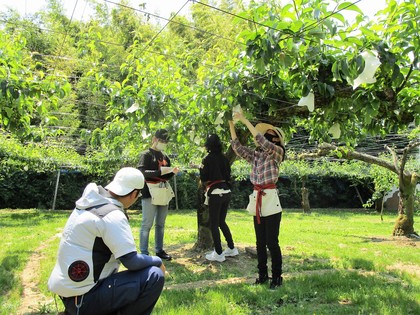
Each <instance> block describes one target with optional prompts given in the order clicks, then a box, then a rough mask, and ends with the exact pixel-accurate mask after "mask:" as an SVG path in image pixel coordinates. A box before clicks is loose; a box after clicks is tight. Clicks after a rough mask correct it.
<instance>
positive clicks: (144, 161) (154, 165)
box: [137, 148, 174, 198]
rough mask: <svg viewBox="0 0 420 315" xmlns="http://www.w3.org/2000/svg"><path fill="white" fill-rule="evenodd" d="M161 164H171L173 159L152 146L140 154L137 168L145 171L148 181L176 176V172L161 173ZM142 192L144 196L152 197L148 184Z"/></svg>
mask: <svg viewBox="0 0 420 315" xmlns="http://www.w3.org/2000/svg"><path fill="white" fill-rule="evenodd" d="M161 166H167V167H169V166H171V160H170V159H169V157H168V156H167V155H166V154H164V153H163V152H162V151H157V150H153V149H152V148H150V149H149V150H147V151H144V152H142V153H141V154H140V160H139V164H138V166H137V168H138V169H139V170H140V171H141V172H142V173H143V175H144V178H145V180H146V181H156V180H169V179H171V178H172V176H174V173H169V174H165V175H161V171H160V167H161ZM141 194H142V197H143V198H150V192H149V188H148V187H147V185H144V188H143V189H142V192H141Z"/></svg>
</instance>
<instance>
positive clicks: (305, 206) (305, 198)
mask: <svg viewBox="0 0 420 315" xmlns="http://www.w3.org/2000/svg"><path fill="white" fill-rule="evenodd" d="M302 208H303V213H311V206H310V205H309V190H308V188H306V187H302Z"/></svg>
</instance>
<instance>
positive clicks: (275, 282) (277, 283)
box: [270, 277, 283, 290]
mask: <svg viewBox="0 0 420 315" xmlns="http://www.w3.org/2000/svg"><path fill="white" fill-rule="evenodd" d="M282 284H283V278H282V277H274V278H273V279H271V282H270V289H271V290H275V289H277V288H279V287H281V285H282Z"/></svg>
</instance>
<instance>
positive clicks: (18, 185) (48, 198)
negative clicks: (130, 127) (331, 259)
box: [0, 170, 370, 209]
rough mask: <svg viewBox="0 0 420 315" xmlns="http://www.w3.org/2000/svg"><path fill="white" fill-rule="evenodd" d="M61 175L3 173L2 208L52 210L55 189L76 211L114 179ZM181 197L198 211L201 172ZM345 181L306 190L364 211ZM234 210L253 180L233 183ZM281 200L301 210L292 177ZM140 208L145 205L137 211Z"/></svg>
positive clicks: (319, 204)
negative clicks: (92, 185) (87, 194)
mask: <svg viewBox="0 0 420 315" xmlns="http://www.w3.org/2000/svg"><path fill="white" fill-rule="evenodd" d="M57 177H58V172H53V171H46V172H35V171H32V170H28V171H25V170H14V171H9V172H7V173H2V172H0V208H40V209H51V208H52V206H53V202H54V196H55V190H56V187H57V195H56V196H57V197H56V200H55V209H72V208H73V207H74V202H75V201H76V200H77V199H78V198H79V197H80V196H81V194H82V192H83V189H84V187H85V186H86V185H87V184H88V183H89V182H96V183H98V184H101V185H106V184H107V183H108V182H109V181H110V180H111V179H112V177H107V176H105V175H103V176H99V175H97V176H94V175H90V174H88V175H87V174H84V173H82V172H80V171H76V170H61V171H60V174H59V181H58V185H57ZM171 184H172V186H173V187H174V190H176V194H177V202H176V201H175V199H174V200H173V201H171V204H170V208H171V209H175V208H176V205H178V208H179V209H196V208H197V203H198V196H197V194H198V185H199V179H198V173H196V172H182V173H180V174H179V175H178V176H176V178H174V179H173V180H172V182H171ZM353 185H354V184H352V183H351V182H350V181H348V180H347V179H345V178H336V177H319V176H318V177H317V176H309V177H308V179H307V180H306V187H307V188H308V190H309V193H310V195H309V199H310V204H311V207H313V208H361V207H362V203H361V201H360V198H359V197H358V193H357V191H356V188H355V187H354V186H353ZM232 186H233V187H232V188H233V194H232V201H231V205H230V206H231V208H236V209H241V208H245V207H246V205H247V202H248V195H249V194H250V193H251V192H252V185H251V183H250V182H249V180H246V179H245V180H240V181H239V180H238V181H234V182H233V185H232ZM277 187H278V189H279V192H280V200H281V203H282V206H283V207H284V208H300V207H301V197H300V189H299V187H298V188H296V187H294V183H293V182H292V181H291V180H290V179H289V178H288V177H280V179H279V182H278V185H277ZM357 189H358V191H359V193H360V194H361V196H362V199H363V200H364V201H365V200H366V199H367V198H369V197H370V195H369V191H368V189H367V188H366V187H358V188H357ZM135 207H137V208H140V207H141V203H140V202H138V204H136V205H134V206H133V208H135Z"/></svg>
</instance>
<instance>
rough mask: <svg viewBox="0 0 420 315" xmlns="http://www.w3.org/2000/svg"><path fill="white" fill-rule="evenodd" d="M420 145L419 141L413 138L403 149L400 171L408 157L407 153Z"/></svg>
mask: <svg viewBox="0 0 420 315" xmlns="http://www.w3.org/2000/svg"><path fill="white" fill-rule="evenodd" d="M418 146H420V141H418V140H415V141H411V142H410V143H409V144H408V145H407V146H406V147H405V148H404V151H403V155H402V158H401V171H403V170H404V168H405V164H406V163H407V160H408V157H409V153H410V152H411V151H412V150H414V148H416V147H418Z"/></svg>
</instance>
